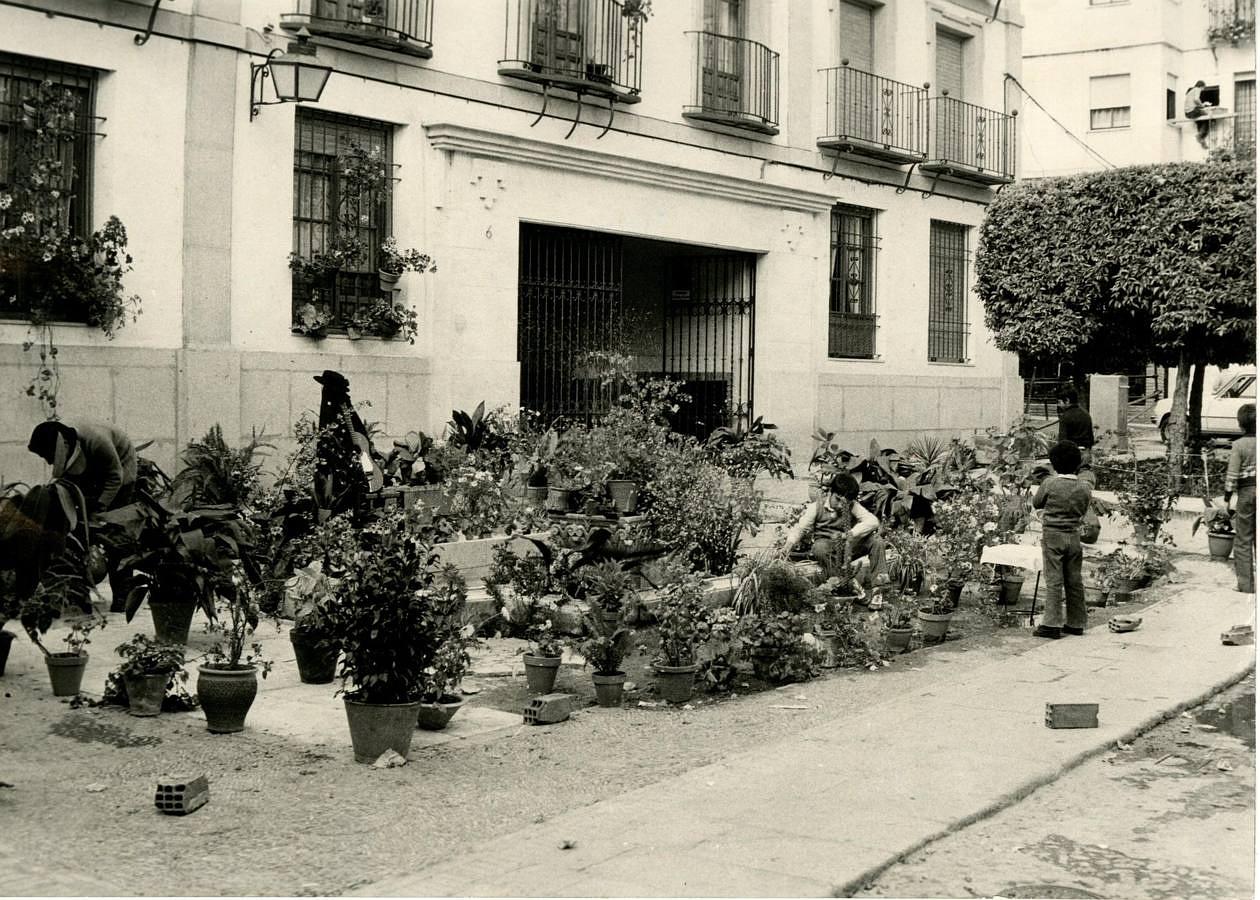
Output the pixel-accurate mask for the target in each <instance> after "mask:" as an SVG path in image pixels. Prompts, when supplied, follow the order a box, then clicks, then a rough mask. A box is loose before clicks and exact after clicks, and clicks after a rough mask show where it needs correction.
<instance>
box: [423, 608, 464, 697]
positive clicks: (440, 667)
mask: <svg viewBox="0 0 1260 900" xmlns="http://www.w3.org/2000/svg"><path fill="white" fill-rule="evenodd" d="M474 631H475V629H474V627H473V626H472V625H464V626H462V627H460V628H452V629H451V630H450V632H449V633H448V634H447V636H446V639H445V640H443V641H442V643H441V644H440V645H439V646H438V648H437V651H436V652H435V653H434V654H433V660H432V662H430V663H429V665H427V666H425V668H424V670H423V672H421V675H420V679H419V687H420V699H421V700H422V701H423V702H425V703H441V702H443V700H444V698H454V697H455V691H456V690H458V688H459V684H460V682H461V681H463V680H464V676H465V675H466V674H467V673H468V670H469V669H470V668H472V656H471V654H470V653H469V652H468V651H469V650H470V649H472V648H473V647H475V646H477V644H478V643H479V641H478V640H477V639H476V637H474V636H473V633H474Z"/></svg>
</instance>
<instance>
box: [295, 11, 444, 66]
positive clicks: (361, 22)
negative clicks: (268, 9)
mask: <svg viewBox="0 0 1260 900" xmlns="http://www.w3.org/2000/svg"><path fill="white" fill-rule="evenodd" d="M433 3H434V0H296V4H297V11H296V12H291V13H284V14H282V15H281V16H280V27H281V28H283V29H284V30H285V31H297V30H298V29H301V28H305V29H306V30H307V31H309V32H310V33H311V34H314V35H320V36H322V37H330V38H336V39H337V40H340V41H347V42H348V43H352V44H364V45H366V46H368V47H379V48H382V49H385V50H396V51H398V52H399V53H406V54H408V55H410V56H418V57H421V58H422V59H428V58H429V57H431V56H432V55H433Z"/></svg>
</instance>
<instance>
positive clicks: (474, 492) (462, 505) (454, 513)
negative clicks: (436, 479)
mask: <svg viewBox="0 0 1260 900" xmlns="http://www.w3.org/2000/svg"><path fill="white" fill-rule="evenodd" d="M445 494H446V497H447V499H448V500H449V501H450V517H451V519H452V520H453V521H454V523H455V527H456V528H458V529H459V531H460V532H461V533H462V534H463V535H464V537H465V538H467V539H468V540H475V539H477V538H486V537H489V536H490V535H492V534H494V532H495V531H496V530H497V529H499V528H504V527H507V526H509V525H510V524H511V523H512V521H513V519H514V518H515V514H516V512H517V507H518V506H519V502H518V499H517V498H515V497H512V496H510V495H509V494H508V493H507V491H505V490H504V487H503V484H502V483H501V482H499V481H498V480H497V479H496V478H495V477H494V476H493V475H492V474H490V473H489V472H487V471H485V470H484V469H478V468H475V467H473V466H462V467H460V468H459V469H456V470H455V473H454V474H453V476H452V477H451V478H450V479H449V480H448V481H447V483H446V489H445Z"/></svg>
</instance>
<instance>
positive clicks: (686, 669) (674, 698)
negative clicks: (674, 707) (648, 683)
mask: <svg viewBox="0 0 1260 900" xmlns="http://www.w3.org/2000/svg"><path fill="white" fill-rule="evenodd" d="M652 668H653V669H655V670H656V691H657V693H658V694H660V697H661V699H662V700H667V701H669V702H670V703H686V702H687V701H688V700H690V699H691V694H692V692H693V691H694V690H695V684H696V672H697V671H698V670H699V668H700V666H698V665H697V664H696V663H692V664H691V665H689V666H665V665H661V664H660V663H657V664H656V665H654V666H653V667H652Z"/></svg>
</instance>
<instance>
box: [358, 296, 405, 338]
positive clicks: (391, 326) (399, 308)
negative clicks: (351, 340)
mask: <svg viewBox="0 0 1260 900" xmlns="http://www.w3.org/2000/svg"><path fill="white" fill-rule="evenodd" d="M346 325H347V327H348V328H353V329H354V330H356V331H359V332H362V333H363V334H370V335H375V336H376V337H382V338H394V337H401V338H402V339H403V340H405V341H406V342H407V343H409V344H414V343H415V342H416V332H417V330H418V329H419V325H418V321H417V318H416V311H415V308H414V307H411V306H405V305H403V304H400V303H395V302H394V301H393V300H384V299H381V300H377V301H375V302H374V303H372V304H371V305H370V306H368V307H367V308H366V309H364V310H362V311H361V312H359V313H358V314H357V315H355V317H354V318H352V319H351V320H350V321H349V322H347V323H346Z"/></svg>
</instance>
